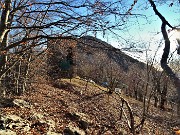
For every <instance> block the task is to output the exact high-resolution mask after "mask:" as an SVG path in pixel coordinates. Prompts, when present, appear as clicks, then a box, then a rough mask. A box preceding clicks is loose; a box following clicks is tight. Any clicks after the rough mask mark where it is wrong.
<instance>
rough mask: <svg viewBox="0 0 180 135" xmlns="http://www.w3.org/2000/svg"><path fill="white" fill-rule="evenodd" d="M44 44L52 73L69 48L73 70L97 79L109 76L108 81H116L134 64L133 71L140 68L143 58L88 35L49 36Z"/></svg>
mask: <svg viewBox="0 0 180 135" xmlns="http://www.w3.org/2000/svg"><path fill="white" fill-rule="evenodd" d="M48 47H49V50H50V52H52V53H51V56H50V57H49V64H50V66H51V67H53V70H51V73H50V75H53V76H54V75H55V74H57V73H59V72H61V71H62V70H61V69H62V68H61V66H60V65H65V64H64V63H63V62H64V60H65V59H66V58H67V55H68V52H69V51H68V49H69V48H71V49H72V50H71V51H72V52H73V63H74V64H73V70H74V71H73V73H75V75H78V76H80V77H84V78H85V77H86V78H89V79H92V80H95V81H96V82H98V83H102V82H109V81H110V78H111V81H112V79H113V80H116V81H120V80H121V78H122V76H124V75H125V74H127V73H128V72H129V71H132V70H134V68H135V70H136V71H141V70H144V69H145V67H146V64H144V63H143V62H140V61H138V60H136V59H134V58H132V57H130V56H128V55H127V54H125V53H124V52H122V51H121V50H120V49H117V48H115V47H113V46H112V45H110V44H108V43H106V42H104V41H102V40H100V39H98V38H95V37H92V36H83V37H81V38H72V39H59V40H49V42H48ZM65 61H66V60H65ZM62 63H63V64H62ZM64 67H65V66H64ZM67 67H68V66H67ZM60 70H61V71H60ZM53 72H54V73H53ZM122 74H123V75H122ZM60 76H62V77H63V76H64V75H62V74H61V75H59V74H58V77H60ZM120 76H121V77H120Z"/></svg>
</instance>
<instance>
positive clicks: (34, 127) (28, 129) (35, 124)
mask: <svg viewBox="0 0 180 135" xmlns="http://www.w3.org/2000/svg"><path fill="white" fill-rule="evenodd" d="M12 103H13V104H14V106H17V107H20V108H29V109H30V113H29V114H32V115H30V116H29V118H26V119H23V118H21V117H20V116H17V115H2V116H1V117H0V135H16V134H21V133H22V134H23V133H25V134H34V133H37V134H46V135H61V134H60V133H56V132H54V131H55V122H54V121H53V120H51V119H47V118H46V117H45V116H44V114H41V113H37V112H35V111H34V109H33V106H32V105H31V104H30V103H29V102H27V101H24V100H22V99H15V100H13V101H12ZM16 131H18V133H16ZM19 131H20V132H21V133H19Z"/></svg>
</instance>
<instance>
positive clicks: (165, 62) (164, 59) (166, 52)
mask: <svg viewBox="0 0 180 135" xmlns="http://www.w3.org/2000/svg"><path fill="white" fill-rule="evenodd" d="M149 2H150V4H151V6H152V7H153V10H154V12H155V14H156V15H157V16H158V17H159V18H160V19H161V21H162V25H161V32H162V35H163V38H164V42H165V47H164V52H163V55H162V58H161V67H162V68H163V70H164V71H165V72H166V73H167V75H168V76H169V77H170V78H171V80H173V82H174V85H175V87H176V90H177V93H178V107H177V113H178V115H180V79H179V78H178V77H177V76H176V74H175V73H174V72H173V70H172V69H171V68H170V67H169V65H168V57H169V52H170V40H169V37H168V34H167V31H166V26H169V27H170V28H172V29H177V28H176V27H173V26H171V24H170V23H169V22H168V21H167V20H166V19H165V18H164V16H162V14H161V13H160V12H159V11H158V10H157V8H156V5H155V3H154V1H153V0H149Z"/></svg>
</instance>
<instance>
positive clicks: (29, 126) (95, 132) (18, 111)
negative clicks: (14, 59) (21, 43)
mask: <svg viewBox="0 0 180 135" xmlns="http://www.w3.org/2000/svg"><path fill="white" fill-rule="evenodd" d="M33 88H34V90H33V91H30V92H29V93H26V94H24V95H23V96H20V97H9V98H8V99H11V100H6V103H7V101H9V102H10V101H12V100H13V99H15V98H18V99H22V100H24V101H26V102H28V103H29V105H30V107H29V106H27V105H26V106H22V104H21V105H19V106H17V105H16V106H14V105H13V106H12V105H11V104H10V103H9V104H4V106H1V113H2V117H5V116H9V115H10V116H12V115H13V116H16V117H18V118H19V119H21V120H18V121H17V120H16V121H15V120H14V121H13V120H12V119H10V118H8V120H6V124H3V120H1V129H5V128H6V129H8V131H14V132H13V133H15V132H16V134H18V135H24V134H28V135H45V134H47V135H48V134H49V135H50V134H51V135H52V134H54V135H55V134H56V135H61V134H67V135H74V134H76V135H77V134H81V135H83V134H87V135H118V134H120V135H129V134H130V132H129V128H128V125H127V120H129V116H128V111H127V108H126V107H124V108H123V110H124V112H123V114H126V116H125V115H122V118H120V114H121V103H122V100H121V99H120V98H119V96H118V95H117V94H115V93H113V94H111V95H109V94H107V92H106V88H103V87H101V86H98V85H97V84H93V83H88V84H87V82H86V81H84V80H83V79H80V78H73V79H71V80H69V79H62V80H57V81H55V82H51V83H50V82H46V83H45V82H44V83H41V84H37V83H36V84H33ZM122 96H123V95H122ZM123 97H124V99H125V100H127V101H128V102H129V104H130V106H131V107H132V109H133V113H134V119H135V125H137V124H138V123H139V122H140V120H141V117H142V103H141V102H139V101H136V100H134V99H132V98H128V97H126V96H123ZM4 101H5V100H4ZM1 105H3V101H2V100H1ZM179 122H180V121H179V120H178V119H177V117H175V116H171V113H170V112H166V111H161V110H158V109H156V108H153V107H150V112H149V114H148V115H147V119H146V121H145V124H144V128H143V130H142V131H141V132H140V133H139V134H142V135H146V134H156V135H162V134H166V135H171V134H173V128H180V126H179V127H178V126H177V125H178V124H179ZM20 123H21V124H20ZM22 123H26V124H22ZM49 123H51V124H49ZM25 127H26V128H25ZM0 134H1V132H0Z"/></svg>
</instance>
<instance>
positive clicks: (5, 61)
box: [0, 0, 138, 83]
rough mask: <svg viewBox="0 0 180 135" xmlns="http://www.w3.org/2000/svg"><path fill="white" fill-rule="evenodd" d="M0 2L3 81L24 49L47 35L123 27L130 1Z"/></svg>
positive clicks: (0, 73) (64, 35)
mask: <svg viewBox="0 0 180 135" xmlns="http://www.w3.org/2000/svg"><path fill="white" fill-rule="evenodd" d="M134 4H135V3H134ZM0 6H1V10H0V16H1V19H0V60H1V61H0V80H2V81H3V80H4V79H5V76H6V74H7V73H8V72H10V70H11V69H12V68H13V67H14V66H15V65H17V64H20V63H19V62H20V60H21V59H22V58H23V57H24V55H26V54H25V53H26V52H28V51H29V50H33V48H34V47H35V46H41V45H45V43H46V41H47V39H58V38H61V39H62V38H64V39H69V36H71V38H72V37H80V36H82V35H87V34H95V33H97V32H100V31H101V32H102V34H105V33H106V31H111V32H112V30H113V29H116V30H118V29H123V27H124V26H125V24H126V23H125V21H126V20H127V19H128V15H129V12H130V10H129V7H130V5H125V4H122V2H121V0H117V1H110V0H109V1H98V0H97V1H93V2H91V1H84V0H82V1H71V0H67V1H57V0H47V1H40V0H2V1H1V4H0ZM121 7H122V8H121ZM132 7H133V5H132ZM127 11H128V12H127ZM133 15H138V14H131V16H133ZM129 17H130V16H129ZM15 48H18V49H15ZM13 50H15V51H13ZM40 53H41V52H40ZM37 55H38V54H37ZM15 57H18V59H14V58H15ZM19 71H20V70H19ZM2 81H1V83H2Z"/></svg>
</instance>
